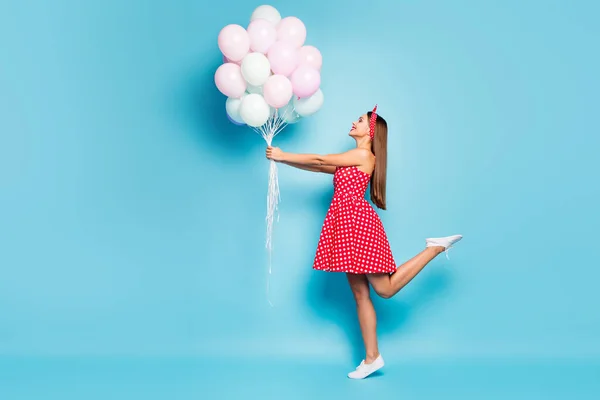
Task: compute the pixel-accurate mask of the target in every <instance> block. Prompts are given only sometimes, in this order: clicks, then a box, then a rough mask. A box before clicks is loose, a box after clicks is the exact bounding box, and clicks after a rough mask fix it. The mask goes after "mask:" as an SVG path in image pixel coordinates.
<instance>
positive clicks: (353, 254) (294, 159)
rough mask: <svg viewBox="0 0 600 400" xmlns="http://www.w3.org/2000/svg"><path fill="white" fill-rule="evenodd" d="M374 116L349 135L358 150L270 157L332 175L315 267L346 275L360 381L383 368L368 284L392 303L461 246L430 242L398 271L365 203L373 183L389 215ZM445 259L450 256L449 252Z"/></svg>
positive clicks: (381, 124) (382, 143) (383, 140)
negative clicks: (362, 352) (360, 355)
mask: <svg viewBox="0 0 600 400" xmlns="http://www.w3.org/2000/svg"><path fill="white" fill-rule="evenodd" d="M376 110H377V106H375V108H374V109H373V111H371V112H368V113H367V114H364V115H362V116H361V117H360V118H359V119H358V120H357V121H355V122H354V123H353V124H352V129H351V130H350V133H349V135H350V136H351V137H352V138H354V140H355V141H356V148H355V149H352V150H350V151H347V152H345V153H341V154H330V155H323V156H322V155H317V154H293V153H286V152H283V151H281V149H279V148H277V147H270V146H269V147H268V148H267V152H266V156H267V158H268V159H270V160H274V161H278V162H281V163H284V164H287V165H291V166H293V167H296V168H300V169H304V170H308V171H314V172H323V173H330V174H334V177H333V184H334V195H333V199H332V202H331V206H330V208H329V210H328V212H327V215H326V217H325V222H324V223H323V228H322V230H321V237H320V239H319V244H318V246H317V251H316V255H315V260H314V264H313V268H314V269H317V270H322V271H333V272H345V273H346V276H347V278H348V282H349V284H350V288H351V289H352V293H353V294H354V299H355V300H356V306H357V312H358V320H359V323H360V329H361V332H362V337H363V341H364V344H365V349H366V356H365V358H364V359H363V360H362V362H361V363H360V365H359V366H358V367H357V368H356V370H354V371H352V372H350V373H349V374H348V377H349V378H353V379H362V378H365V377H367V376H368V375H370V374H372V373H373V372H375V371H377V370H378V369H380V368H381V367H383V364H384V362H383V358H382V357H381V354H379V350H378V347H377V333H376V325H377V321H376V315H375V309H374V308H373V303H372V302H371V299H370V297H369V284H370V285H371V286H372V287H373V289H374V290H375V292H376V293H377V294H378V295H379V296H381V297H383V298H385V299H389V298H390V297H392V296H394V295H395V294H396V293H398V291H399V290H400V289H402V288H403V287H404V286H405V285H406V284H407V283H408V282H410V281H411V280H412V279H413V278H414V277H415V276H416V275H417V274H418V273H419V272H420V271H421V270H422V269H423V268H424V267H425V266H426V265H427V264H428V263H429V262H430V261H431V260H433V259H434V258H435V257H436V256H437V255H438V254H440V253H441V252H443V251H446V252H447V251H448V250H449V249H450V247H452V245H453V244H454V243H456V242H458V241H459V240H460V239H461V238H462V236H461V235H453V236H448V237H442V238H430V239H426V241H425V243H426V247H425V249H424V250H423V251H421V252H420V253H419V254H417V255H416V256H415V257H413V258H412V259H410V260H409V261H407V262H406V263H404V264H402V265H400V266H398V267H396V264H395V262H394V257H393V255H392V252H391V250H390V246H389V243H388V239H387V236H386V234H385V231H384V229H383V225H382V223H381V220H380V219H379V217H378V215H377V213H376V212H375V210H374V209H373V208H372V207H371V205H370V204H369V203H368V202H367V200H366V199H365V198H364V196H365V192H366V189H367V186H368V185H369V183H371V191H370V194H371V201H372V202H373V203H374V204H375V206H377V207H378V208H380V209H382V210H385V209H386V204H385V200H386V199H385V188H386V186H385V183H386V167H387V123H386V122H385V120H384V119H383V118H381V116H378V115H377V113H376ZM446 255H447V253H446Z"/></svg>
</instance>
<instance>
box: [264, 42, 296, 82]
mask: <svg viewBox="0 0 600 400" xmlns="http://www.w3.org/2000/svg"><path fill="white" fill-rule="evenodd" d="M267 58H268V59H269V63H271V71H273V73H274V74H276V75H284V76H289V75H290V74H291V73H292V72H294V70H295V69H296V67H297V66H298V63H299V62H298V61H299V59H298V49H296V47H295V46H294V45H293V44H292V43H290V42H286V41H280V40H278V41H277V42H275V43H273V45H272V46H271V47H270V48H269V52H268V54H267Z"/></svg>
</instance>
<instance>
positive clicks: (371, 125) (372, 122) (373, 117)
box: [369, 104, 377, 140]
mask: <svg viewBox="0 0 600 400" xmlns="http://www.w3.org/2000/svg"><path fill="white" fill-rule="evenodd" d="M375 111H377V104H375V108H373V112H372V113H371V119H370V121H369V135H370V136H371V140H372V139H373V136H374V135H375V120H377V113H376V112H375Z"/></svg>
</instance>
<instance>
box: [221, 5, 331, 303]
mask: <svg viewBox="0 0 600 400" xmlns="http://www.w3.org/2000/svg"><path fill="white" fill-rule="evenodd" d="M305 42H306V27H305V26H304V23H303V22H302V21H301V20H300V19H298V18H296V17H286V18H281V14H280V13H279V11H277V9H276V8H275V7H272V6H269V5H262V6H260V7H258V8H256V9H255V10H254V12H253V13H252V16H251V17H250V24H249V25H248V27H247V28H244V27H242V26H241V25H237V24H230V25H227V26H225V27H224V28H223V29H222V30H221V31H220V32H219V38H218V43H219V49H220V50H221V53H223V64H222V65H221V66H219V68H217V71H216V72H215V84H216V85H217V88H218V89H219V91H220V92H221V93H222V94H224V95H225V96H227V100H226V102H225V110H226V112H227V116H228V118H229V120H230V121H231V122H233V123H234V124H237V125H247V126H249V127H251V128H252V129H254V131H256V132H257V133H259V134H260V135H261V136H262V137H263V139H264V140H265V141H266V142H267V144H268V145H269V146H270V145H271V142H272V141H273V137H274V136H275V135H277V134H278V133H279V132H280V131H281V130H282V129H283V128H285V126H286V125H287V124H293V123H295V122H298V121H299V120H300V119H302V118H303V117H308V116H309V115H312V114H314V113H315V112H317V111H318V110H319V109H320V108H321V106H322V105H323V92H322V91H321V89H320V86H321V66H322V64H323V58H322V56H321V52H320V51H319V50H318V49H317V48H316V47H314V46H310V45H307V44H305ZM278 202H279V183H278V178H277V165H276V163H275V162H274V161H273V160H271V162H270V167H269V185H268V193H267V216H266V222H267V240H266V247H267V249H268V251H269V275H270V274H271V250H272V249H271V242H272V241H271V236H272V229H273V217H274V215H275V213H276V212H277V204H278ZM268 291H269V280H267V297H268ZM269 303H271V302H270V301H269ZM271 305H272V304H271Z"/></svg>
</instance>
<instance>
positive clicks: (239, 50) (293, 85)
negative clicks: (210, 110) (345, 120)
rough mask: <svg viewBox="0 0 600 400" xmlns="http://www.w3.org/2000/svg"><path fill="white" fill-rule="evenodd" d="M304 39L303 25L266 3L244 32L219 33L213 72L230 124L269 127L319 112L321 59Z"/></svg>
mask: <svg viewBox="0 0 600 400" xmlns="http://www.w3.org/2000/svg"><path fill="white" fill-rule="evenodd" d="M305 41H306V27H305V26H304V23H303V22H302V21H301V20H300V19H298V18H296V17H286V18H282V17H281V14H280V13H279V11H277V9H276V8H274V7H272V6H269V5H262V6H260V7H258V8H256V9H255V10H254V12H253V13H252V16H251V18H250V24H249V25H248V26H247V28H244V27H242V26H241V25H238V24H230V25H227V26H225V27H224V28H223V29H222V30H221V31H220V32H219V37H218V44H219V49H220V50H221V53H222V54H223V64H222V65H221V66H219V68H218V69H217V71H216V72H215V84H216V85H217V88H218V89H219V91H220V92H221V93H222V94H224V95H225V96H227V100H226V103H225V109H226V112H227V116H228V117H229V120H230V121H231V122H233V123H234V124H237V125H248V126H250V127H253V128H261V127H263V128H266V127H267V126H271V129H273V127H275V126H277V125H285V124H289V123H295V122H297V121H298V120H299V119H301V118H302V117H307V116H309V115H312V114H314V113H315V112H317V111H318V110H319V109H320V108H321V106H322V105H323V92H322V91H321V89H320V86H321V66H322V63H323V58H322V56H321V53H320V51H319V50H318V49H317V48H316V47H314V46H310V45H307V44H305ZM261 130H264V129H261ZM275 131H277V130H276V129H275Z"/></svg>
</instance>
